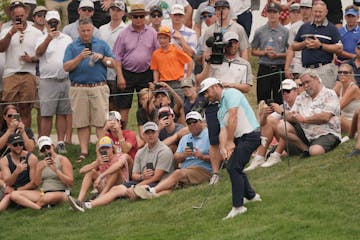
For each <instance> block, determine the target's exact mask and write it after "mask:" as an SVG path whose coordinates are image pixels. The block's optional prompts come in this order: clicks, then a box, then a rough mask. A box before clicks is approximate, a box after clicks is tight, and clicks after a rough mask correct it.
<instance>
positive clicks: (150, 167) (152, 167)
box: [146, 163, 154, 170]
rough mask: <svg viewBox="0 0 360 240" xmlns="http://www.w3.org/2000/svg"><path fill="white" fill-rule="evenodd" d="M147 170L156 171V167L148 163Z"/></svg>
mask: <svg viewBox="0 0 360 240" xmlns="http://www.w3.org/2000/svg"><path fill="white" fill-rule="evenodd" d="M146 168H147V169H151V170H154V165H153V163H147V164H146Z"/></svg>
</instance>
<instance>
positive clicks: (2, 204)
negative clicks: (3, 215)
mask: <svg viewBox="0 0 360 240" xmlns="http://www.w3.org/2000/svg"><path fill="white" fill-rule="evenodd" d="M10 203H11V199H10V194H6V195H5V196H4V197H3V199H2V200H1V201H0V212H2V211H4V210H6V209H7V208H8V206H9V205H10Z"/></svg>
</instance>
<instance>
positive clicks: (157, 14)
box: [149, 5, 164, 32]
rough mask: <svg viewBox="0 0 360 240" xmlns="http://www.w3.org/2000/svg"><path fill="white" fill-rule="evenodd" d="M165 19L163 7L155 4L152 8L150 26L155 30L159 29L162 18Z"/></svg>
mask: <svg viewBox="0 0 360 240" xmlns="http://www.w3.org/2000/svg"><path fill="white" fill-rule="evenodd" d="M163 19H164V15H163V12H162V9H161V7H159V6H158V5H154V6H152V7H151V8H150V19H149V21H150V26H151V27H153V28H154V29H155V31H157V32H158V31H159V28H160V26H161V25H162V20H163Z"/></svg>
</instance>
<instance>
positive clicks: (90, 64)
mask: <svg viewBox="0 0 360 240" xmlns="http://www.w3.org/2000/svg"><path fill="white" fill-rule="evenodd" d="M94 65H95V62H94V60H93V58H92V55H90V56H89V62H88V66H89V67H94Z"/></svg>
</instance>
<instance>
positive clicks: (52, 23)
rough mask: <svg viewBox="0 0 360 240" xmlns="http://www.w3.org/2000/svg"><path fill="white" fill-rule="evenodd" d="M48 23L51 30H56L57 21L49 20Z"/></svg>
mask: <svg viewBox="0 0 360 240" xmlns="http://www.w3.org/2000/svg"><path fill="white" fill-rule="evenodd" d="M48 24H49V26H50V29H51V31H56V30H57V25H58V22H55V21H53V22H49V23H48Z"/></svg>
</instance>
